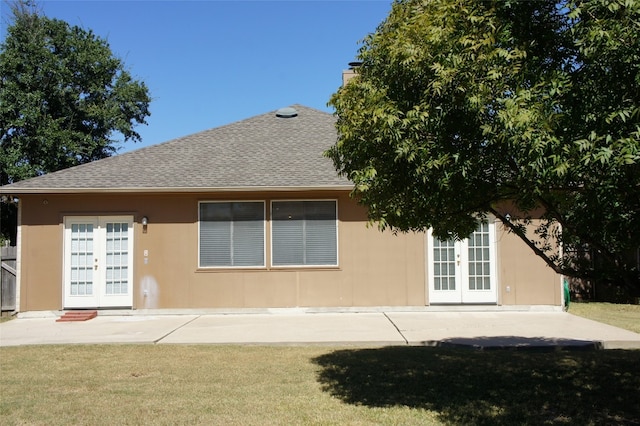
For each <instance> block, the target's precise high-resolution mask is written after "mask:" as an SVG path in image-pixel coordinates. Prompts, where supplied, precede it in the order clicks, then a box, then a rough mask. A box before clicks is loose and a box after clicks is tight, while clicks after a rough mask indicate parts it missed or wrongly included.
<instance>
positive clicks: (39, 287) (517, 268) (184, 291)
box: [20, 192, 560, 311]
mask: <svg viewBox="0 0 640 426" xmlns="http://www.w3.org/2000/svg"><path fill="white" fill-rule="evenodd" d="M316 198H317V199H337V200H338V219H339V224H338V237H339V246H338V250H339V266H338V267H336V268H286V269H282V268H272V267H270V266H267V267H265V268H261V269H198V223H197V221H198V201H204V200H216V199H217V200H240V199H246V200H261V201H262V200H264V201H266V203H267V204H266V206H267V219H269V217H268V215H269V202H270V201H272V200H278V199H287V200H290V199H301V200H302V199H316ZM20 203H21V206H20V208H21V213H22V228H21V232H22V235H21V238H22V239H21V245H22V255H23V257H22V262H21V294H20V296H21V298H20V305H21V306H20V310H22V311H30V310H51V309H61V308H63V306H62V303H63V302H62V294H63V270H62V268H63V251H62V248H63V223H64V217H65V216H72V215H75V216H88V215H95V216H101V215H105V216H107V215H132V216H133V217H134V222H135V224H134V265H133V267H134V295H133V305H134V308H137V309H144V308H218V307H219V308H245V307H295V306H300V307H351V306H424V305H425V304H428V296H427V291H426V278H425V277H426V267H425V235H424V234H399V235H393V234H392V233H391V232H382V233H381V232H380V231H378V230H377V229H376V228H375V226H374V227H367V226H366V211H365V210H364V209H363V208H362V207H360V206H358V205H357V204H355V203H354V202H353V201H352V200H350V199H349V197H348V193H347V192H314V193H313V194H309V193H306V194H305V193H295V192H286V193H275V192H274V193H229V194H216V195H209V194H146V195H145V194H142V195H140V194H131V195H129V194H120V195H113V194H79V195H71V194H67V195H65V194H59V195H52V194H49V195H23V196H21V201H20ZM143 216H147V217H148V218H149V225H148V226H147V229H146V232H143V227H142V225H140V220H141V218H142V217H143ZM269 226H270V223H269V220H267V225H266V249H267V256H266V259H267V265H269V263H270V262H269V260H270V240H269V238H270V232H269V231H270V228H269ZM497 228H498V229H499V226H497ZM497 241H498V248H497V251H498V254H499V256H500V257H499V259H498V298H499V299H498V302H499V303H501V304H519V305H527V304H553V305H559V304H560V299H559V297H560V291H559V282H560V278H559V277H558V276H557V275H556V274H554V273H552V271H551V270H550V269H549V268H547V267H546V266H545V265H544V264H543V263H541V262H540V261H538V259H537V258H535V256H533V255H532V254H531V253H530V252H528V251H527V250H529V249H528V248H527V247H526V246H524V244H522V243H521V242H520V241H518V240H517V238H515V237H513V236H512V235H502V233H501V231H498V236H497ZM144 250H147V251H148V261H147V263H146V264H145V262H144V255H143V253H144ZM506 286H509V292H507V291H506ZM556 287H557V288H556ZM556 290H557V291H556ZM145 293H146V295H145Z"/></svg>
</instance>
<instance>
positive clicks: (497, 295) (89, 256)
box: [0, 105, 562, 311]
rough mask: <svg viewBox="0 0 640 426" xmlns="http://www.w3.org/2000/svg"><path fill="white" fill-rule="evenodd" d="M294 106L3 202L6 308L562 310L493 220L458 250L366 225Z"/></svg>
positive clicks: (15, 187)
mask: <svg viewBox="0 0 640 426" xmlns="http://www.w3.org/2000/svg"><path fill="white" fill-rule="evenodd" d="M334 124H335V120H334V117H333V116H332V115H331V114H328V113H325V112H321V111H318V110H314V109H312V108H308V107H305V106H302V105H294V106H293V107H288V108H283V109H280V110H277V111H273V112H269V113H266V114H263V115H259V116H256V117H252V118H248V119H246V120H242V121H239V122H236V123H232V124H229V125H226V126H222V127H218V128H214V129H211V130H207V131H203V132H201V133H197V134H194V135H190V136H186V137H183V138H179V139H175V140H172V141H169V142H165V143H162V144H158V145H155V146H150V147H145V148H142V149H138V150H136V151H133V152H128V153H125V154H121V155H117V156H114V157H110V158H106V159H103V160H100V161H96V162H93V163H89V164H84V165H81V166H77V167H73V168H70V169H66V170H61V171H58V172H55V173H50V174H47V175H43V176H39V177H35V178H32V179H29V180H24V181H20V182H17V183H14V184H11V185H7V186H4V187H1V188H0V193H1V194H3V195H5V196H8V197H9V198H10V199H14V198H15V199H18V200H19V201H18V204H19V230H18V247H19V250H18V262H19V263H18V267H17V269H18V278H17V279H18V301H17V304H18V310H20V311H37V310H60V309H71V308H130V309H169V308H171V309H187V308H188V309H210V308H224V309H235V308H279V307H309V308H328V307H332V308H348V309H360V308H365V307H380V306H384V307H397V308H416V307H419V308H423V309H424V308H425V307H428V306H437V305H446V306H450V305H454V306H457V305H464V304H482V305H487V306H496V307H508V308H518V309H530V308H532V307H533V306H545V307H553V309H560V307H561V305H562V291H561V290H562V285H561V277H560V276H559V275H557V274H555V273H554V272H553V271H552V270H551V269H550V268H548V267H546V265H545V264H544V262H543V261H541V260H540V259H538V258H537V257H535V256H534V255H533V254H532V253H530V251H529V250H530V249H529V248H528V247H526V246H525V244H524V243H522V242H521V241H520V240H519V239H518V238H517V237H515V236H514V235H512V234H509V233H507V232H506V231H505V230H504V229H503V228H502V226H501V225H500V224H499V223H497V222H494V221H490V222H489V223H487V224H484V225H482V226H481V228H479V229H478V231H477V232H476V233H475V234H474V235H473V236H472V237H471V238H470V239H469V240H465V241H461V242H446V241H444V242H443V241H438V240H435V239H434V238H432V237H431V235H430V234H429V233H409V234H399V235H393V234H392V233H391V232H380V231H379V230H378V229H377V228H376V227H375V226H374V227H369V226H367V212H366V210H365V208H364V207H362V206H360V205H358V204H357V203H356V202H355V201H353V200H352V199H351V198H350V197H349V193H350V191H351V189H352V185H351V183H350V182H349V181H348V180H347V179H345V178H343V177H340V176H338V175H337V174H336V172H335V169H334V168H333V165H332V163H331V161H330V160H329V159H327V158H325V157H324V156H323V152H324V151H325V150H326V149H327V148H328V147H329V146H331V145H332V144H334V143H335V141H336V129H335V127H334Z"/></svg>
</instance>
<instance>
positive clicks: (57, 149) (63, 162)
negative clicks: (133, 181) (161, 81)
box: [0, 2, 150, 230]
mask: <svg viewBox="0 0 640 426" xmlns="http://www.w3.org/2000/svg"><path fill="white" fill-rule="evenodd" d="M0 76H2V77H1V80H0V81H1V84H2V85H1V87H0V184H2V185H4V184H7V183H13V182H17V181H19V180H23V179H26V178H30V177H33V176H38V175H42V174H44V173H48V172H53V171H56V170H60V169H63V168H67V167H71V166H75V165H78V164H82V163H86V162H89V161H93V160H97V159H100V158H104V157H108V156H110V155H112V154H114V153H115V152H116V150H117V142H118V139H116V137H117V136H118V135H120V136H121V137H122V138H123V140H124V141H127V140H133V141H139V140H140V135H139V134H138V133H137V132H136V131H135V130H134V126H135V125H136V124H146V122H145V118H146V117H147V116H148V115H149V109H148V107H149V102H150V97H149V94H148V90H147V87H146V86H145V84H144V83H142V82H140V81H137V80H135V79H133V77H132V76H131V75H130V73H129V72H128V71H127V70H126V69H125V67H124V64H123V62H122V61H121V60H120V59H118V58H117V57H115V56H114V55H113V53H112V52H111V50H110V48H109V45H108V43H107V41H106V40H103V39H101V38H99V37H97V36H96V35H95V34H93V32H92V31H90V30H84V29H82V28H79V27H77V26H71V25H69V24H68V23H66V22H64V21H61V20H58V19H50V18H47V17H46V16H43V15H42V14H40V13H39V12H38V11H37V10H36V9H35V8H34V7H33V6H32V3H30V2H17V3H14V4H13V21H12V23H11V25H10V26H8V28H7V37H6V39H5V41H4V43H3V44H2V46H1V51H0ZM5 222H6V221H3V223H5ZM3 230H4V226H3Z"/></svg>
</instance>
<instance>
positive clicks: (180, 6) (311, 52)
mask: <svg viewBox="0 0 640 426" xmlns="http://www.w3.org/2000/svg"><path fill="white" fill-rule="evenodd" d="M39 4H40V6H41V8H42V10H43V12H44V14H45V15H47V16H48V17H50V18H58V19H62V20H65V21H67V22H68V23H70V24H72V25H79V26H81V27H83V28H85V29H90V30H92V31H93V32H94V33H95V34H96V35H98V36H100V37H102V38H105V39H107V41H108V42H109V45H110V47H111V50H112V51H113V52H114V54H115V55H117V56H118V57H120V58H122V59H123V60H124V62H125V65H126V66H127V68H128V69H129V71H130V72H131V73H132V74H133V75H134V76H135V77H136V78H138V79H140V80H142V81H144V82H145V83H146V84H147V86H148V87H149V90H150V93H151V96H152V98H153V101H152V103H151V107H150V109H151V116H150V117H149V118H148V120H147V121H148V125H147V126H144V125H142V126H138V127H137V130H138V132H139V133H140V134H141V136H142V142H141V143H136V144H133V143H131V142H129V143H127V144H125V145H123V146H122V149H121V150H120V152H126V151H129V150H132V149H137V148H140V147H142V146H147V145H152V144H156V143H160V142H164V141H167V140H170V139H173V138H176V137H180V136H185V135H188V134H192V133H195V132H198V131H201V130H206V129H210V128H213V127H217V126H220V125H223V124H227V123H231V122H234V121H238V120H241V119H244V118H248V117H251V116H254V115H258V114H262V113H265V112H268V111H272V110H276V109H278V108H281V107H284V106H289V105H291V104H294V103H299V104H303V105H306V106H309V107H313V108H317V109H320V110H324V111H331V110H330V109H329V107H327V106H326V104H327V101H328V100H329V97H330V96H331V94H332V93H333V92H335V91H336V90H337V88H338V87H339V86H340V84H341V73H342V70H343V69H346V68H347V67H348V63H349V62H350V61H352V60H354V58H355V56H356V54H357V51H358V48H359V47H360V43H359V42H360V41H361V40H362V39H363V38H364V37H365V36H366V35H367V34H369V33H371V32H374V31H375V29H376V27H377V26H378V24H380V23H381V22H382V21H383V20H384V19H385V18H386V16H387V15H388V13H389V11H390V10H391V0H381V1H355V0H354V1H302V0H300V1H214V0H208V1H159V0H155V1H89V0H84V1H51V0H50V1H47V0H45V1H39ZM2 8H3V9H6V4H5V3H4V2H3V4H2ZM6 12H7V11H6V10H3V13H2V14H3V17H5V18H6V15H7V13H6ZM4 26H5V24H4V22H3V29H2V35H1V36H0V37H1V39H2V40H3V39H4V37H5V35H6V28H4Z"/></svg>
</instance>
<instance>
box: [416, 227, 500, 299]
mask: <svg viewBox="0 0 640 426" xmlns="http://www.w3.org/2000/svg"><path fill="white" fill-rule="evenodd" d="M495 246H496V241H495V225H494V223H492V222H490V223H484V224H481V225H480V226H479V227H478V229H477V230H476V231H475V232H474V233H473V234H472V235H471V236H470V237H469V238H468V239H466V240H462V241H453V240H446V241H442V240H439V239H438V238H435V237H433V235H432V234H431V231H429V233H428V238H427V254H428V255H427V259H428V261H429V265H428V281H429V303H432V304H434V303H436V304H437V303H457V304H460V303H496V302H497V291H496V262H495V257H496V256H495Z"/></svg>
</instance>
